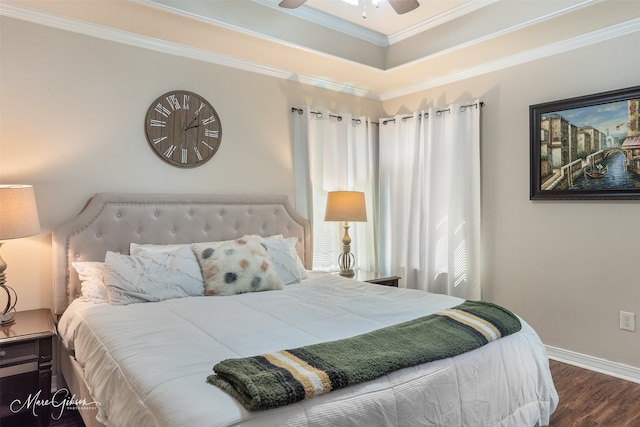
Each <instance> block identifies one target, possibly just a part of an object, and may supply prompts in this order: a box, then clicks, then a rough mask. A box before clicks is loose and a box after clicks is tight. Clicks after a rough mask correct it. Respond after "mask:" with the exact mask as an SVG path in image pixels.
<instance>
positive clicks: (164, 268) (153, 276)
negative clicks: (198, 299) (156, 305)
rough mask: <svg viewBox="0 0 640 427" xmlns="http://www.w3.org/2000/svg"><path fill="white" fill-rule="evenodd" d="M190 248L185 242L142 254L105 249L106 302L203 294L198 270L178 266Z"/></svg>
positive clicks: (138, 300)
mask: <svg viewBox="0 0 640 427" xmlns="http://www.w3.org/2000/svg"><path fill="white" fill-rule="evenodd" d="M189 251H191V249H190V248H189V247H188V246H186V247H184V248H181V249H178V250H176V251H171V252H162V253H157V254H149V255H147V256H144V257H142V256H133V255H132V256H129V255H122V254H118V253H115V252H107V255H106V257H105V268H104V282H105V285H106V288H107V296H108V298H109V302H110V303H111V304H116V305H124V304H131V303H139V302H149V301H162V300H166V299H170V298H181V297H187V296H197V295H202V294H203V291H204V290H203V285H202V278H201V276H200V274H197V276H196V275H194V274H190V273H188V272H185V271H183V270H182V269H181V268H180V264H181V262H182V260H184V259H185V257H186V255H187V254H186V253H185V252H189Z"/></svg>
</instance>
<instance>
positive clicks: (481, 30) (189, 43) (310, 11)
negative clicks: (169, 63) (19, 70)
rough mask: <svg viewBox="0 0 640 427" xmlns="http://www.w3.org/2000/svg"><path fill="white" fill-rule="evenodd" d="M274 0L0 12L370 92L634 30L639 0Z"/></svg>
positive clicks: (60, 1)
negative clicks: (287, 1)
mask: <svg viewBox="0 0 640 427" xmlns="http://www.w3.org/2000/svg"><path fill="white" fill-rule="evenodd" d="M279 1H280V0H127V1H122V0H121V1H114V0H92V1H77V0H3V1H2V2H1V3H0V12H1V13H2V14H3V15H7V16H10V17H14V18H18V19H24V20H30V21H33V22H38V23H41V24H45V25H50V26H53V27H58V28H64V29H67V30H71V31H77V32H81V33H85V34H89V35H92V36H96V37H101V38H106V39H111V40H115V41H119V42H123V43H128V44H135V45H139V46H142V47H146V48H150V49H155V50H159V51H164V52H168V53H172V54H176V55H183V56H187V57H193V58H197V59H201V60H205V61H210V62H216V63H220V64H223V65H227V66H232V67H236V68H240V69H244V70H249V71H255V72H260V73H264V74H270V75H274V76H277V77H280V78H288V79H296V80H297V81H301V82H304V83H309V84H316V85H322V86H324V87H328V88H330V89H334V90H340V91H347V92H351V93H355V94H358V95H363V96H370V97H374V98H380V99H387V98H392V97H395V96H400V95H403V94H406V93H411V92H415V91H418V90H421V89H425V88H429V87H434V86H438V85H441V84H445V83H448V82H451V81H456V80H460V79H464V78H467V77H470V76H473V75H479V74H482V73H486V72H490V71H495V70H497V69H501V68H506V67H509V66H513V65H517V64H520V63H524V62H527V61H530V60H534V59H538V58H541V57H545V56H550V55H557V54H561V53H562V52H565V51H567V50H570V49H575V48H579V47H582V46H588V45H590V44H593V43H598V42H600V41H603V40H606V39H610V38H613V37H618V36H622V35H626V34H629V33H636V34H640V1H638V0H419V1H420V7H419V8H418V9H416V10H414V11H412V12H409V13H407V14H404V15H397V14H395V12H394V11H393V9H391V7H390V6H389V5H388V4H387V3H386V1H384V0H380V5H379V7H378V8H376V7H374V6H373V5H372V4H371V0H366V2H367V3H366V14H367V18H366V19H364V18H363V17H362V13H363V10H364V8H365V5H363V0H360V1H359V5H358V6H353V5H349V4H347V3H345V2H343V1H341V0H308V1H307V2H306V3H305V4H304V5H303V6H301V7H300V8H297V9H294V10H289V9H283V8H280V7H278V3H279ZM639 39H640V37H639ZM630 54H631V53H630Z"/></svg>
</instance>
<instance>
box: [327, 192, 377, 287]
mask: <svg viewBox="0 0 640 427" xmlns="http://www.w3.org/2000/svg"><path fill="white" fill-rule="evenodd" d="M324 220H325V221H343V222H344V237H343V238H342V253H341V254H340V256H339V257H338V265H339V266H340V272H339V274H340V275H341V276H345V277H353V275H354V274H355V272H354V271H353V267H354V265H355V256H354V255H353V254H352V253H351V237H349V221H351V222H358V221H359V222H366V221H367V209H366V207H365V203H364V193H363V192H360V191H330V192H329V193H328V195H327V208H326V211H325V215H324Z"/></svg>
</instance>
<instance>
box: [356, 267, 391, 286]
mask: <svg viewBox="0 0 640 427" xmlns="http://www.w3.org/2000/svg"><path fill="white" fill-rule="evenodd" d="M353 278H354V279H356V280H360V281H361V282H369V283H375V284H376V285H384V286H393V287H396V288H397V287H398V281H399V280H400V277H399V276H384V275H382V274H380V273H374V272H372V271H364V270H357V271H356V275H355V276H353Z"/></svg>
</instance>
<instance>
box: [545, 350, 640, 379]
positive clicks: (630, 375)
mask: <svg viewBox="0 0 640 427" xmlns="http://www.w3.org/2000/svg"><path fill="white" fill-rule="evenodd" d="M545 347H546V348H547V354H548V355H549V359H553V360H556V361H558V362H563V363H567V364H569V365H574V366H578V367H580V368H584V369H589V370H590V371H595V372H600V373H601V374H605V375H610V376H612V377H616V378H621V379H623V380H627V381H632V382H634V383H639V384H640V368H636V367H634V366H629V365H624V364H622V363H616V362H611V361H609V360H605V359H600V358H598V357H593V356H589V355H586V354H582V353H576V352H575V351H571V350H564V349H562V348H558V347H552V346H549V345H547V346H545Z"/></svg>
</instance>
